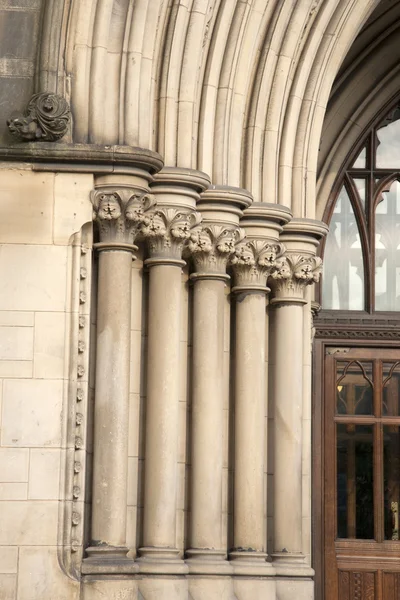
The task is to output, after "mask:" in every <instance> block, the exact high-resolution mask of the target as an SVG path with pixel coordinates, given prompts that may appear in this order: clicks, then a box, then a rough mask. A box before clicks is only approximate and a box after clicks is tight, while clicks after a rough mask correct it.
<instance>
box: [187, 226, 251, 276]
mask: <svg viewBox="0 0 400 600" xmlns="http://www.w3.org/2000/svg"><path fill="white" fill-rule="evenodd" d="M243 238H244V231H243V230H242V229H240V227H226V226H223V225H214V224H206V225H203V227H201V228H197V230H195V231H194V232H193V233H192V235H191V236H190V240H189V242H188V250H189V252H190V253H191V255H192V257H193V261H194V265H195V269H196V272H198V273H210V274H223V275H225V273H226V266H227V263H228V260H229V259H230V258H231V256H233V254H234V253H235V245H236V244H237V243H238V242H239V241H240V240H241V239H243Z"/></svg>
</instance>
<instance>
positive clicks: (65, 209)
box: [53, 173, 93, 245]
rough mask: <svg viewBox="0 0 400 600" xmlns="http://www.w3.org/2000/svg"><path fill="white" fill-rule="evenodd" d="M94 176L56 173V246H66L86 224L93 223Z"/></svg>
mask: <svg viewBox="0 0 400 600" xmlns="http://www.w3.org/2000/svg"><path fill="white" fill-rule="evenodd" d="M92 189H93V175H90V174H87V173H56V174H55V178H54V238H53V240H54V244H62V245H66V244H68V243H69V240H70V238H71V236H72V235H73V234H74V233H76V232H77V231H79V230H80V229H81V227H82V225H84V224H85V223H88V222H91V221H92V218H93V217H92V214H93V208H92V204H91V202H90V192H91V190H92Z"/></svg>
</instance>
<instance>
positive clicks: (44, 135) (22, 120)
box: [7, 92, 71, 142]
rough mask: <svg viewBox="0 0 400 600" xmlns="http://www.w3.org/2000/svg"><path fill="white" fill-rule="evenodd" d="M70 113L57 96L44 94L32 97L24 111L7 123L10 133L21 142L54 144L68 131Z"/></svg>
mask: <svg viewBox="0 0 400 600" xmlns="http://www.w3.org/2000/svg"><path fill="white" fill-rule="evenodd" d="M70 118H71V112H70V108H69V105H68V102H67V101H66V100H65V98H63V97H62V96H59V95H58V94H51V93H49V92H44V93H41V94H35V95H34V96H32V98H31V100H30V102H29V104H28V106H27V108H26V110H25V111H24V113H22V114H16V115H14V116H12V117H11V118H10V119H8V121H7V125H8V129H9V130H10V132H11V133H12V134H13V135H14V136H15V137H17V138H18V139H19V141H22V142H37V141H40V142H55V141H56V140H59V139H60V138H62V137H63V136H64V135H65V134H66V132H67V129H68V125H69V122H70Z"/></svg>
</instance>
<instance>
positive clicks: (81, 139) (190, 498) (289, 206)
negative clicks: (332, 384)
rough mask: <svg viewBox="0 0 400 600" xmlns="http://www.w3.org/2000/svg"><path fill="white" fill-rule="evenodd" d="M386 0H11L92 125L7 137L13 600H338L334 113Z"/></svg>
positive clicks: (0, 238)
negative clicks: (330, 502) (317, 477)
mask: <svg viewBox="0 0 400 600" xmlns="http://www.w3.org/2000/svg"><path fill="white" fill-rule="evenodd" d="M378 4H379V2H378V0H353V1H352V2H349V1H348V0H327V1H325V2H316V1H315V0H297V1H286V0H285V1H283V2H281V1H278V0H252V1H249V0H246V1H243V0H233V1H231V0H216V1H211V0H208V1H207V0H185V1H180V2H178V1H176V2H163V1H162V0H137V1H135V2H134V1H128V0H119V1H117V0H101V1H95V0H70V1H67V0H65V2H64V1H62V0H60V1H59V2H57V0H45V2H44V4H43V5H42V3H41V2H40V1H38V2H36V1H32V2H31V3H29V2H27V1H26V0H24V1H23V0H4V1H3V2H0V15H3V13H4V15H7V18H8V17H9V13H10V14H11V13H14V12H15V13H16V12H19V13H21V14H22V13H24V14H25V11H27V13H29V14H31V13H32V14H33V13H34V12H35V11H36V12H38V11H40V10H41V11H42V17H41V18H42V19H43V21H42V28H41V34H40V36H39V38H38V40H39V41H38V45H37V48H36V63H35V64H37V73H36V80H37V81H36V84H35V85H36V90H35V91H36V92H44V91H49V92H54V93H58V94H60V95H62V96H64V97H65V98H67V100H68V102H69V104H70V106H71V113H72V117H71V122H70V125H69V129H68V132H67V134H66V136H65V137H64V138H63V139H62V140H60V141H54V142H50V141H31V142H26V141H25V142H23V141H16V140H13V139H12V138H11V137H10V136H9V134H8V132H7V129H6V127H5V128H4V129H5V131H4V132H2V135H3V134H4V135H3V137H2V138H1V140H0V141H1V143H0V206H1V209H2V211H1V212H2V219H1V221H0V244H1V246H0V274H1V286H0V600H78V599H79V600H81V599H83V600H100V599H102V598H107V600H128V599H129V600H131V599H132V600H214V599H215V600H217V599H218V600H312V599H313V598H314V591H313V585H314V584H313V575H314V571H313V569H312V556H311V554H312V551H311V547H312V542H311V536H312V517H313V515H312V510H311V329H312V325H311V300H312V298H313V291H312V289H313V284H314V283H316V282H317V281H318V279H319V273H320V271H321V260H320V259H319V258H318V256H317V253H318V245H319V243H320V241H321V240H322V239H323V238H324V236H325V235H326V232H327V226H326V225H325V224H324V223H322V221H321V220H320V219H321V218H322V214H323V209H324V206H325V204H326V201H327V196H328V193H329V185H332V181H333V178H334V174H332V170H334V167H335V168H336V167H337V168H339V166H340V164H341V163H342V162H343V159H344V153H345V151H344V149H343V148H341V149H339V148H338V147H337V144H336V139H337V136H340V135H341V132H340V131H339V130H340V124H341V123H342V125H343V122H344V121H346V119H350V118H351V115H352V114H353V113H352V112H351V110H350V109H349V110H348V112H346V109H347V106H346V101H345V100H343V98H342V99H341V98H340V94H338V98H336V97H334V98H333V100H334V101H333V100H332V102H331V104H330V106H329V109H328V113H327V120H326V121H325V124H324V129H323V123H324V117H325V114H326V106H327V103H328V100H329V96H330V93H331V87H332V84H333V82H334V80H335V77H336V76H337V73H338V70H339V67H340V65H341V63H342V61H343V59H344V58H345V56H346V53H347V52H348V51H349V49H350V47H351V45H352V43H353V42H354V40H355V38H356V36H357V34H358V33H359V31H360V29H361V28H362V26H363V25H364V23H365V22H366V21H367V19H368V17H369V16H370V15H371V13H372V12H373V10H374V9H375V8H376V7H377V6H378ZM36 12H35V14H36ZM13 18H14V16H13ZM35 18H36V17H35ZM24 35H28V33H27V32H26V31H25V32H24ZM6 59H7V60H8V58H7V56H6V57H5V58H2V57H0V61H2V62H0V76H1V77H9V78H10V80H11V78H12V76H13V74H12V73H11V74H9V75H7V72H6V67H7V68H9V69H11V67H10V66H9V63H7V61H6ZM23 60H26V58H24V57H19V58H16V59H15V61H16V62H15V65H14V66H13V69H14V75H15V73H16V75H15V77H16V78H18V77H19V78H22V77H23V76H22V75H21V72H20V70H18V69H23V68H25V69H27V73H28V75H26V78H27V79H29V76H30V75H29V73H30V70H29V69H28V67H26V65H25V67H24V65H23V64H22V62H21V61H23ZM32 61H33V59H32ZM7 65H8V66H7ZM32 65H33V62H32ZM393 68H394V67H393ZM32 69H33V67H32ZM360 69H361V67H360ZM4 73H6V75H4ZM24 77H25V75H24ZM344 79H345V78H344ZM32 81H33V80H32ZM346 81H347V80H346ZM346 85H348V86H350V83H349V82H348V81H347V83H346ZM371 87H372V84H371ZM348 89H350V88H348ZM32 91H33V90H32ZM11 93H12V92H11V91H10V94H11ZM363 93H364V96H365V98H367V99H368V98H369V97H370V96H369V94H370V95H371V94H372V89H371V90H370V89H369V88H368V86H367V85H365V89H364V88H363ZM393 93H394V92H393ZM388 97H389V96H388ZM29 98H30V97H29V94H28V97H26V98H25V103H23V104H22V106H21V108H23V107H24V105H26V104H27V103H28V101H29ZM371 110H372V109H371ZM354 111H356V108H354ZM337 115H341V117H340V118H341V119H342V120H341V121H340V119H339V117H338V116H337ZM349 115H350V116H349ZM7 116H8V115H7ZM335 119H336V120H335ZM360 119H361V117H360ZM368 122H369V121H368ZM368 122H367V121H365V123H364V124H363V127H366V125H367V124H368ZM360 127H361V125H360ZM360 127H359V129H360ZM348 130H349V135H352V136H353V138H355V137H356V133H355V132H354V131H353V129H352V127H351V126H350V125H349V126H348ZM322 131H324V132H325V134H326V136H325V138H323V143H322V146H321V148H322V150H321V152H322V158H320V163H319V169H320V170H319V173H320V176H319V179H318V182H317V167H318V148H319V146H320V141H321V132H322ZM335 144H336V145H335ZM347 151H348V150H347ZM332 165H333V166H332ZM338 165H339V166H338ZM335 172H337V170H336V171H335ZM317 191H318V192H319V196H318V202H317V200H316V198H317ZM317 219H318V220H317ZM132 259H133V260H132ZM267 286H268V287H267Z"/></svg>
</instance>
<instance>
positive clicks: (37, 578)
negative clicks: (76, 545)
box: [18, 547, 80, 600]
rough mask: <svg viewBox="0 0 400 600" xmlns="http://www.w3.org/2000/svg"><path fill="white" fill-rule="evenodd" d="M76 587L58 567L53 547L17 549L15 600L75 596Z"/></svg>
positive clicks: (56, 599) (57, 599)
mask: <svg viewBox="0 0 400 600" xmlns="http://www.w3.org/2000/svg"><path fill="white" fill-rule="evenodd" d="M79 587H80V586H79V582H78V581H75V580H73V579H70V578H69V577H67V576H66V575H65V574H64V573H63V572H62V571H61V568H60V565H59V564H58V560H57V549H56V548H28V547H25V548H24V547H23V548H21V549H20V553H19V574H18V600H78V598H79Z"/></svg>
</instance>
